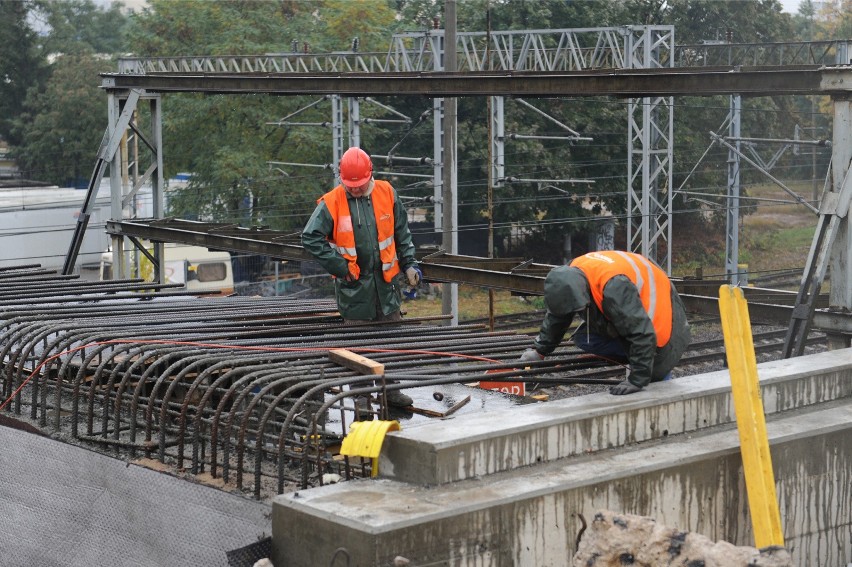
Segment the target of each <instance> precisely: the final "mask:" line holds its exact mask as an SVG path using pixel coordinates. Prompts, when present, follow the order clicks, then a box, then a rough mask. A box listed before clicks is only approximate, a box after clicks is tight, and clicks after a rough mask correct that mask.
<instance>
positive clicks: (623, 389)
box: [609, 380, 642, 396]
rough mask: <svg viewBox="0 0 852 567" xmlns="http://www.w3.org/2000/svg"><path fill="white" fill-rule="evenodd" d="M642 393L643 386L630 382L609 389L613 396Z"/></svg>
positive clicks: (626, 381)
mask: <svg viewBox="0 0 852 567" xmlns="http://www.w3.org/2000/svg"><path fill="white" fill-rule="evenodd" d="M641 391H642V387H641V386H637V385H635V384H633V383H632V382H630V381H628V380H625V381H624V382H620V383H618V384H616V385H615V386H613V387H612V388H610V389H609V393H610V394H612V395H613V396H626V395H627V394H635V393H636V392H641Z"/></svg>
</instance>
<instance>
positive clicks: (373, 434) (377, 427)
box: [340, 420, 400, 476]
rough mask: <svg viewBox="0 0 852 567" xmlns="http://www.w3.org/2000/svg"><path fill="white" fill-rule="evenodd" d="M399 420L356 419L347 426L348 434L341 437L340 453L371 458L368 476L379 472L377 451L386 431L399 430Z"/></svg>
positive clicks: (380, 448)
mask: <svg viewBox="0 0 852 567" xmlns="http://www.w3.org/2000/svg"><path fill="white" fill-rule="evenodd" d="M399 429H400V427H399V422H398V421H396V420H391V421H381V420H378V421H356V422H354V423H353V424H352V425H350V426H349V434H348V435H346V437H344V438H343V443H342V444H341V445H340V454H341V455H346V456H347V457H367V458H370V459H373V466H372V472H371V473H370V476H376V475H378V474H379V453H380V452H381V451H382V443H384V441H385V435H386V434H387V432H388V431H399Z"/></svg>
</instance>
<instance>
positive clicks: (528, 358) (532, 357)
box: [521, 348, 544, 362]
mask: <svg viewBox="0 0 852 567" xmlns="http://www.w3.org/2000/svg"><path fill="white" fill-rule="evenodd" d="M541 360H544V355H543V354H540V353H539V352H538V351H537V350H535V349H534V348H528V349H527V350H525V351H524V353H523V354H522V355H521V362H539V361H541Z"/></svg>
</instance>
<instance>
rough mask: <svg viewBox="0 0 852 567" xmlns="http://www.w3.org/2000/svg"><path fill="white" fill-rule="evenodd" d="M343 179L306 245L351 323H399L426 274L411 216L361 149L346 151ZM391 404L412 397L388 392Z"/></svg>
mask: <svg viewBox="0 0 852 567" xmlns="http://www.w3.org/2000/svg"><path fill="white" fill-rule="evenodd" d="M340 181H341V184H340V185H338V186H337V187H335V188H334V189H332V190H331V191H329V192H328V193H326V194H325V195H323V196H322V197H320V198H319V200H317V207H316V209H315V210H314V212H313V214H312V215H311V218H310V219H309V220H308V224H307V225H305V228H304V230H303V231H302V245H303V246H304V248H305V250H307V251H308V252H309V253H310V254H311V255H312V256H313V257H314V258H316V260H317V262H319V263H320V265H321V266H322V267H323V268H325V269H326V270H327V271H328V273H330V274H331V275H332V276H333V277H334V278H335V280H334V290H335V296H336V297H337V308H338V310H339V311H340V315H341V316H342V317H343V319H344V320H345V321H346V323H347V324H356V323H363V322H367V321H388V322H392V321H400V320H401V319H402V316H401V315H400V312H399V310H400V306H401V304H402V285H403V283H407V284H408V285H409V286H412V287H414V286H416V285H417V284H419V283H420V280H421V278H422V276H423V274H422V273H421V271H420V267H419V266H418V265H417V261H416V259H415V257H414V244H413V243H412V241H411V231H410V230H409V229H408V215H407V214H406V212H405V209H404V208H403V206H402V204H401V203H400V202H399V197H398V196H397V194H396V191H395V190H394V188H393V187H391V184H390V183H388V182H387V181H380V180H377V179H373V163H372V161H371V160H370V156H369V155H367V153H366V152H364V151H363V150H362V149H360V148H349V149H348V150H346V152H345V153H344V154H343V157H342V158H341V159H340ZM403 278H404V280H405V281H404V282H402V281H399V280H401V279H403ZM387 402H388V404H389V405H393V406H401V407H405V406H410V405H411V404H412V399H411V398H410V397H409V396H407V395H405V394H403V393H402V392H400V391H399V390H389V391H388V392H387Z"/></svg>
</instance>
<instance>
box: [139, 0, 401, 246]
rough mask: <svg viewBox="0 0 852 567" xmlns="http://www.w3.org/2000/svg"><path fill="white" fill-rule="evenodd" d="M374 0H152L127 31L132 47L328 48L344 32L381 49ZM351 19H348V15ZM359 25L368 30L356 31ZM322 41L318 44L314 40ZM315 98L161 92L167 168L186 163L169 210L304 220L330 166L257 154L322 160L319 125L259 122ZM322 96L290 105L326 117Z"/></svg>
mask: <svg viewBox="0 0 852 567" xmlns="http://www.w3.org/2000/svg"><path fill="white" fill-rule="evenodd" d="M393 16H394V13H393V11H392V10H390V9H389V8H387V5H386V4H385V3H384V2H378V1H377V2H368V3H361V2H358V3H351V2H343V1H337V0H327V1H322V2H311V3H306V2H296V1H290V2H278V3H272V2H266V1H240V2H235V1H222V2H206V1H193V0H185V1H184V0H182V1H177V2H175V1H169V0H153V1H152V2H151V7H150V9H148V10H146V11H144V12H143V13H142V14H140V15H138V16H137V17H136V18H134V22H133V26H132V28H131V30H130V38H131V40H132V41H133V45H134V50H135V51H136V54H137V55H139V56H145V57H151V56H175V55H233V54H257V53H270V52H278V53H281V52H292V51H293V45H294V44H295V45H296V47H297V48H298V51H302V50H303V49H304V48H305V46H308V50H314V49H318V50H321V51H333V50H342V49H348V48H350V47H351V42H352V38H353V36H354V35H356V34H357V35H359V37H360V41H361V45H362V46H363V47H365V48H370V49H386V44H385V45H383V46H382V45H380V44H379V38H381V37H388V38H389V37H390V34H389V33H388V32H386V31H385V30H384V28H383V27H382V26H386V25H387V26H392V25H394V24H395V19H394V17H393ZM353 22H357V23H358V25H357V26H353V25H352V23H353ZM363 30H369V31H368V33H366V34H365V33H364V32H363ZM320 48H322V49H320ZM316 98H317V97H268V96H250V95H247V96H200V95H192V94H186V95H168V97H167V100H164V104H163V121H164V133H163V136H164V145H165V150H164V152H165V155H167V156H168V159H167V160H166V168H167V173H168V174H172V173H176V172H178V171H186V172H190V173H191V174H192V175H191V178H190V181H189V184H188V187H187V188H186V189H185V190H181V191H175V192H173V193H171V194H170V198H169V214H172V215H177V216H183V217H190V218H199V217H201V218H207V219H214V220H222V221H228V222H239V223H243V224H265V225H268V226H270V227H272V228H276V229H282V230H289V229H293V230H295V229H297V228H300V227H301V226H303V225H304V222H305V220H306V219H307V217H308V215H310V212H311V211H312V210H313V207H314V201H315V200H316V198H317V197H319V196H320V195H322V193H324V192H325V191H327V190H328V189H330V188H331V184H332V182H333V175H332V172H331V170H330V169H328V170H324V171H322V173H320V174H319V175H317V170H316V169H309V168H298V167H287V168H285V169H282V168H273V167H270V166H269V165H268V164H267V162H269V161H286V162H292V163H305V164H322V163H329V162H330V161H331V144H330V141H331V135H330V131H329V130H328V129H325V128H322V129H320V128H313V129H311V128H307V127H299V126H293V127H278V126H274V125H268V124H267V123H268V122H272V121H275V120H277V119H279V118H281V117H283V116H286V115H288V114H290V113H292V112H296V111H297V110H299V109H300V108H302V107H303V106H305V105H308V104H310V103H311V102H313V101H315V99H316ZM329 117H330V103H329V102H327V101H323V103H322V104H321V105H319V107H318V108H315V109H312V110H310V111H308V112H306V113H304V114H300V116H299V120H300V121H303V122H307V121H312V120H313V121H316V122H328V121H329Z"/></svg>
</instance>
